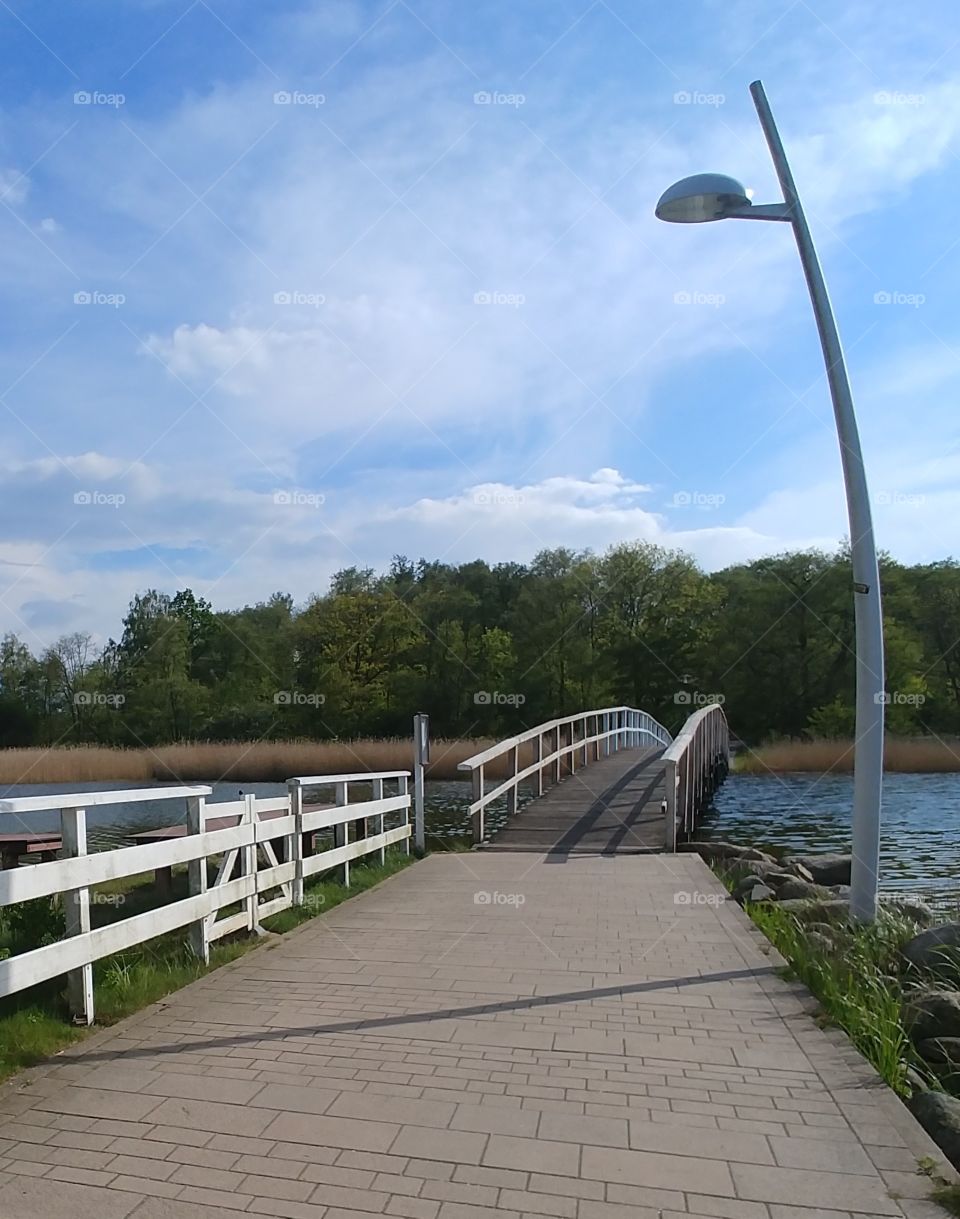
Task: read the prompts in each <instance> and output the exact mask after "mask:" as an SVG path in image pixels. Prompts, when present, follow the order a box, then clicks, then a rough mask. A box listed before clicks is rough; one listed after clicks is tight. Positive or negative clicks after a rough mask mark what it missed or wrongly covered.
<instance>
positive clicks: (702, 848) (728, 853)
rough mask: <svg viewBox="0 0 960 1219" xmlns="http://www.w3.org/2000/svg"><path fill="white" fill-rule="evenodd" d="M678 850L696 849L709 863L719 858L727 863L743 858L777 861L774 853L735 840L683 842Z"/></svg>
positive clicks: (764, 861)
mask: <svg viewBox="0 0 960 1219" xmlns="http://www.w3.org/2000/svg"><path fill="white" fill-rule="evenodd" d="M677 850H678V851H695V852H696V853H697V854H698V855H701V856H702V857H703V858H704V859H705V860H706V861H707V863H713V862H715V861H717V860H722V861H723V862H725V863H732V862H735V861H736V860H740V859H743V860H745V861H747V862H751V861H754V860H756V861H758V862H760V863H768V864H775V863H776V862H777V861H776V860H775V859H774V857H773V856H772V855H768V854H767V852H766V851H757V850H755V849H754V848H753V847H741V846H737V844H736V843H733V842H722V841H719V840H718V841H717V842H697V841H696V840H692V841H690V842H681V843H679V844H678V845H677Z"/></svg>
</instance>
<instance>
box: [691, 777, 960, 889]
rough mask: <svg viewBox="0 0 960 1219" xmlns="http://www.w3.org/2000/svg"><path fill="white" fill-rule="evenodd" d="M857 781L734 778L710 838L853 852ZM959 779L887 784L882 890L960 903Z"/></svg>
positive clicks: (723, 793)
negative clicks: (852, 829) (852, 839)
mask: <svg viewBox="0 0 960 1219" xmlns="http://www.w3.org/2000/svg"><path fill="white" fill-rule="evenodd" d="M852 800H853V777H852V776H851V775H816V774H800V773H795V774H784V775H736V774H734V775H731V776H730V777H729V778H728V779H727V781H726V783H724V785H723V787H721V788H720V790H719V792H717V794H716V796H715V798H714V809H713V810H712V811H711V812H710V813H708V814H707V816H706V817H705V819H704V821H703V824H702V827H701V830H700V833H701V834H702V836H703V837H704V838H711V837H712V838H729V839H730V840H731V841H732V842H740V843H755V844H767V845H769V846H777V847H789V848H790V849H791V850H796V851H799V852H814V851H849V850H850V810H851V805H852ZM958 843H960V774H929V775H919V774H888V775H886V776H885V777H884V781H883V821H882V831H881V839H880V885H881V889H882V890H884V891H885V892H889V893H900V894H906V893H911V894H917V895H920V896H923V897H926V898H927V899H929V900H936V901H938V902H939V901H944V900H958V899H960V850H958Z"/></svg>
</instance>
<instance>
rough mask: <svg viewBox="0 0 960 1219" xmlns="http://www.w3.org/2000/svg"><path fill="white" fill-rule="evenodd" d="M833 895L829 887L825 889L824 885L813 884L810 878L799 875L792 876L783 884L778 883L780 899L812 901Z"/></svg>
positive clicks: (778, 898)
mask: <svg viewBox="0 0 960 1219" xmlns="http://www.w3.org/2000/svg"><path fill="white" fill-rule="evenodd" d="M832 896H833V895H832V894H831V892H830V890H829V889H825V888H824V887H823V886H822V885H812V884H811V883H810V882H809V881H808V880H801V879H800V877H799V876H791V877H790V879H789V880H786V881H784V883H783V884H781V885H777V900H778V901H793V900H795V899H801V900H803V901H810V900H813V899H819V898H829V897H832Z"/></svg>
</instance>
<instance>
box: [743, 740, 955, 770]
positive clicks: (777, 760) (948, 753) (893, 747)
mask: <svg viewBox="0 0 960 1219" xmlns="http://www.w3.org/2000/svg"><path fill="white" fill-rule="evenodd" d="M883 766H884V770H888V771H891V772H892V771H898V772H901V773H908V774H927V773H931V772H941V773H942V772H946V771H960V739H958V738H956V737H948V738H943V739H934V738H929V737H922V738H921V737H887V740H886V744H885V746H884V759H883ZM734 769H735V770H736V771H738V772H739V773H741V774H755V775H762V774H767V773H769V772H770V771H775V772H783V771H790V770H803V771H817V772H818V773H820V774H824V773H826V772H827V771H833V772H834V773H841V774H842V773H843V772H844V771H852V770H853V742H852V741H849V740H826V739H824V740H813V741H777V742H774V743H773V744H770V745H760V746H758V747H757V748H756V749H743V750H742V751H741V752H739V753H738V754H737V756H736V759H735V763H734Z"/></svg>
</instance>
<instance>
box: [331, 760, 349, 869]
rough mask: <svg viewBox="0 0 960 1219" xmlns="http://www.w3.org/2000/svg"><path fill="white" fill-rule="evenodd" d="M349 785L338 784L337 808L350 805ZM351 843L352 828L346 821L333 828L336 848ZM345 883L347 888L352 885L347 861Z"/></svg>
mask: <svg viewBox="0 0 960 1219" xmlns="http://www.w3.org/2000/svg"><path fill="white" fill-rule="evenodd" d="M349 786H350V785H349V784H348V783H337V784H336V793H337V794H336V800H335V803H336V805H337V808H346V807H347V805H348V804H349V803H350V793H349ZM349 841H350V826H349V823H348V822H346V821H341V822H340V823H339V825H335V826H334V827H333V845H334V846H335V847H345V846H346V845H347V843H348V842H349ZM343 883H344V885H346V886H347V887H349V885H350V860H349V859H346V860H344V863H343Z"/></svg>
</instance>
